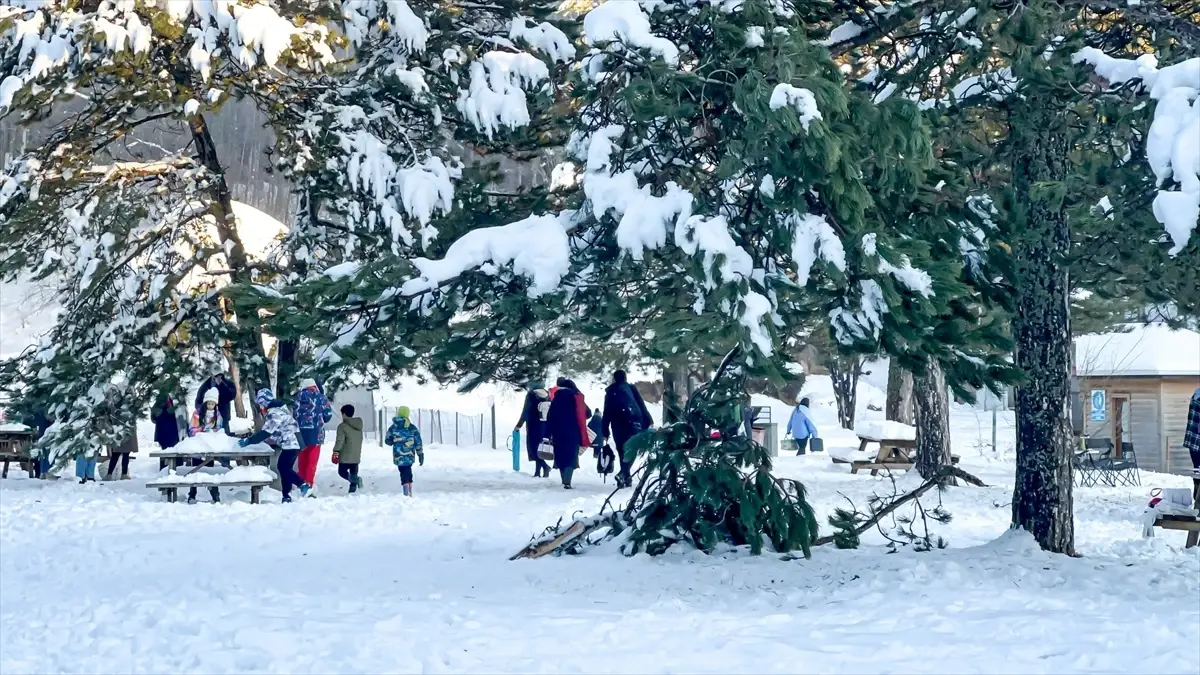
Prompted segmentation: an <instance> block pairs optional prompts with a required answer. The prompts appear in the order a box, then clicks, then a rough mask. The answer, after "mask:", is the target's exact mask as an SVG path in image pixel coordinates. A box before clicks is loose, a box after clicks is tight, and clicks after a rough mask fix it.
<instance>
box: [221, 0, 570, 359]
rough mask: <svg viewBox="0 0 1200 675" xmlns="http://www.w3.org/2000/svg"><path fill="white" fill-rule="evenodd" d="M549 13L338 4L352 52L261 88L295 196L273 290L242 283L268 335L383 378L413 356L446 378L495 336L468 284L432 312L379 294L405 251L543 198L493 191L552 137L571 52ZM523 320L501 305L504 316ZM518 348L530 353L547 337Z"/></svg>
mask: <svg viewBox="0 0 1200 675" xmlns="http://www.w3.org/2000/svg"><path fill="white" fill-rule="evenodd" d="M551 7H552V6H551V5H550V4H548V3H544V2H527V1H516V0H503V1H501V2H496V3H486V4H479V3H466V4H450V5H447V4H444V3H431V2H416V1H414V2H411V3H405V2H384V1H383V0H356V1H355V2H347V3H343V11H344V12H345V14H346V16H347V20H346V24H347V27H348V28H347V34H348V36H349V49H350V50H351V52H352V53H353V55H354V58H353V59H351V60H349V61H347V62H345V63H343V64H339V65H338V66H336V67H333V68H330V69H328V70H327V72H326V74H325V76H324V77H323V78H322V80H320V81H319V82H316V83H314V82H300V83H295V86H294V87H292V88H291V89H290V90H289V91H288V95H286V96H282V97H274V99H273V100H274V104H273V105H272V106H271V112H270V114H271V117H272V123H273V125H274V126H275V128H276V134H277V136H278V138H279V143H278V144H277V147H276V151H275V153H276V164H277V167H278V168H279V170H280V171H282V172H283V173H284V174H285V175H287V176H288V177H289V178H290V179H291V180H292V181H293V182H294V183H295V184H296V190H297V192H298V194H299V196H300V202H301V208H300V213H299V215H298V217H297V222H296V226H295V227H294V229H293V232H292V233H291V236H290V237H289V241H288V245H289V250H290V251H292V252H293V259H294V260H293V263H292V267H291V270H290V274H289V276H288V277H287V278H286V279H281V280H280V282H281V284H283V285H285V286H286V287H287V288H286V290H287V292H286V294H280V293H279V292H278V291H277V290H273V289H267V288H263V287H259V288H257V289H255V288H246V289H242V290H243V291H245V292H244V293H242V294H241V297H240V303H241V304H242V305H243V306H246V307H247V308H248V309H256V310H257V309H265V310H266V313H267V316H268V323H269V324H270V328H269V330H270V331H272V332H273V333H277V334H280V335H284V336H288V337H289V339H293V340H294V339H300V338H309V339H313V340H315V341H316V342H317V343H319V344H323V345H332V348H330V349H325V350H323V351H322V352H321V353H320V354H319V355H318V357H319V359H318V360H319V363H317V364H315V365H316V367H317V368H318V369H321V370H325V371H328V372H330V373H332V374H335V376H336V375H339V374H340V375H342V376H344V375H345V374H346V368H347V367H351V368H357V369H360V370H368V371H371V372H376V373H377V372H379V371H378V367H380V366H382V367H383V369H384V371H391V372H396V371H402V370H405V369H408V368H410V367H411V366H413V365H414V364H416V363H417V361H418V357H420V363H421V365H425V366H429V367H431V368H432V369H433V370H434V371H435V372H436V373H439V374H447V373H448V371H449V366H447V365H445V364H452V363H454V361H455V355H456V354H458V353H460V352H462V351H467V350H472V349H475V344H476V341H477V340H479V339H481V338H483V337H486V338H488V339H495V331H496V330H497V329H496V328H495V327H489V329H490V330H489V331H488V332H485V333H484V334H483V335H482V336H481V335H479V334H475V333H474V331H473V325H472V315H473V314H475V313H477V312H478V311H479V309H480V307H479V306H477V305H475V304H473V303H472V301H471V300H470V299H469V298H470V296H471V295H472V294H471V293H468V292H463V291H462V290H460V289H457V288H448V289H439V291H438V293H439V297H440V298H441V300H442V302H441V304H440V305H439V306H437V307H435V306H434V304H433V303H428V302H415V303H414V301H417V300H419V298H418V297H416V296H412V297H403V294H400V295H395V294H392V293H391V291H390V289H392V288H393V287H394V286H395V285H397V284H400V283H402V282H403V280H405V279H407V278H410V277H412V276H413V275H414V273H415V270H416V268H415V267H414V265H413V262H412V261H413V260H414V259H417V258H423V257H438V256H440V255H442V254H443V253H444V251H445V247H446V246H447V245H448V244H449V243H451V242H453V241H454V240H455V239H456V238H458V237H459V236H461V235H463V234H465V233H467V232H469V231H470V230H472V229H474V228H478V227H484V226H488V225H495V224H499V223H503V222H511V221H512V220H519V219H520V218H522V217H524V216H525V215H528V214H529V213H530V212H531V210H532V209H533V208H534V207H535V206H537V205H539V204H541V203H542V202H543V201H544V199H545V190H544V189H539V188H537V187H534V188H532V189H530V188H528V187H527V186H526V187H524V188H522V187H517V188H512V187H511V186H506V185H504V184H503V183H504V181H503V178H504V176H503V171H504V170H505V169H508V168H510V167H511V166H512V165H513V163H514V162H524V161H531V160H537V159H538V158H540V157H542V156H543V155H544V154H545V152H546V149H547V148H552V147H554V146H556V145H557V146H561V145H562V143H563V142H564V139H565V132H564V131H563V130H562V126H563V124H564V119H563V117H562V115H561V114H557V113H552V106H553V105H554V104H555V103H556V98H557V97H558V91H559V89H558V86H557V84H561V82H562V79H563V73H565V70H566V68H567V67H568V65H569V64H570V63H572V62H573V60H574V55H575V46H574V45H573V43H572V42H571V40H570V38H569V36H568V34H567V33H565V32H564V31H563V30H562V29H560V28H559V27H558V25H556V24H561V23H562V22H559V21H557V20H552V19H551V17H550V16H549V14H550V9H551ZM464 283H469V282H467V281H465V282H464ZM428 294H429V293H425V294H423V295H428ZM458 297H462V298H464V299H463V301H462V303H461V304H459V303H458V302H457V301H456V300H455V299H454V298H458ZM492 309H497V310H498V309H499V308H498V307H495V308H492ZM410 313H411V314H410ZM527 314H528V310H527V309H525V308H522V307H516V306H513V307H508V308H506V311H505V312H504V316H506V317H508V318H509V319H510V320H512V321H513V322H515V323H514V324H513V325H514V326H520V325H521V324H520V322H521V321H522V319H523V317H524V316H526V315H527ZM410 317H418V318H419V320H417V319H414V320H409V319H410ZM451 319H454V320H455V330H454V331H449V330H448V329H447V328H448V326H449V324H450V321H451ZM517 332H518V331H515V330H514V331H513V334H514V335H516V333H517ZM360 338H361V339H360ZM534 342H536V340H535V341H534ZM397 344H400V345H405V348H404V349H400V350H397V349H396V348H395V345H397ZM521 344H522V348H523V349H527V350H530V351H542V350H544V349H553V348H554V346H555V344H556V339H552V340H548V341H547V343H546V344H544V345H542V344H540V343H539V344H538V346H534V345H533V344H531V343H530V341H528V340H524V341H522V342H521ZM352 364H353V365H352ZM521 375H522V374H521V373H512V374H510V375H509V377H512V378H519V377H520V376H521Z"/></svg>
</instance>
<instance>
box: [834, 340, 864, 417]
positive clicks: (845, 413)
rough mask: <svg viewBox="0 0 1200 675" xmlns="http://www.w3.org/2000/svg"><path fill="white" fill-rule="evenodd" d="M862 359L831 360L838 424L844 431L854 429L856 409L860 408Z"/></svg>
mask: <svg viewBox="0 0 1200 675" xmlns="http://www.w3.org/2000/svg"><path fill="white" fill-rule="evenodd" d="M861 372H862V359H860V358H859V357H857V356H854V357H841V356H835V357H833V358H831V359H829V379H830V380H831V381H832V382H833V397H834V399H835V400H836V401H837V409H838V423H839V424H841V425H842V428H843V429H853V428H854V409H855V408H856V407H857V406H858V376H859V374H860V373H861Z"/></svg>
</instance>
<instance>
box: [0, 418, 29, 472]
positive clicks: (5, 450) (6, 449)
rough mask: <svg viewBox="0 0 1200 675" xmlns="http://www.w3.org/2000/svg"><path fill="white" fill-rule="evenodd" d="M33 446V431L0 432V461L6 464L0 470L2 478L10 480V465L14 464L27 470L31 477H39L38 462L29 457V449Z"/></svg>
mask: <svg viewBox="0 0 1200 675" xmlns="http://www.w3.org/2000/svg"><path fill="white" fill-rule="evenodd" d="M6 426H8V425H6ZM12 426H16V425H12ZM32 445H33V430H32V429H25V430H18V429H4V430H0V461H2V462H3V463H4V468H3V469H0V478H8V465H9V464H10V463H12V462H16V463H17V466H19V467H21V468H22V469H25V471H27V472H28V473H29V475H30V476H31V477H34V476H36V475H37V460H36V459H35V458H33V457H30V456H29V448H30V446H32Z"/></svg>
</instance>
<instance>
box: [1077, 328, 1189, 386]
mask: <svg viewBox="0 0 1200 675" xmlns="http://www.w3.org/2000/svg"><path fill="white" fill-rule="evenodd" d="M1075 368H1076V370H1077V372H1078V373H1079V374H1080V375H1082V376H1086V377H1122V376H1124V377H1128V376H1138V375H1200V333H1196V332H1194V331H1190V330H1172V329H1171V328H1170V327H1168V326H1163V325H1158V324H1152V325H1149V326H1129V327H1127V329H1126V330H1124V331H1123V332H1119V333H1092V334H1088V335H1080V336H1079V337H1077V338H1075Z"/></svg>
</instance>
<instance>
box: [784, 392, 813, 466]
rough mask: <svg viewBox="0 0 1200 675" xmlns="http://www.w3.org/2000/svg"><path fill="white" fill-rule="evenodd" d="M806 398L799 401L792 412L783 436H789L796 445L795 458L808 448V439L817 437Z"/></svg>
mask: <svg viewBox="0 0 1200 675" xmlns="http://www.w3.org/2000/svg"><path fill="white" fill-rule="evenodd" d="M808 406H809V401H808V399H807V398H802V399H800V403H799V405H797V406H796V409H795V410H793V411H792V416H791V417H790V418H789V419H788V423H787V431H786V432H784V435H785V436H791V437H792V439H793V440H794V441H795V443H796V456H797V457H798V456H800V455H803V454H804V453H805V451H806V449H807V448H808V439H810V438H816V437H817V425H815V424H813V421H812V411H811V410H809V407H808Z"/></svg>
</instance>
